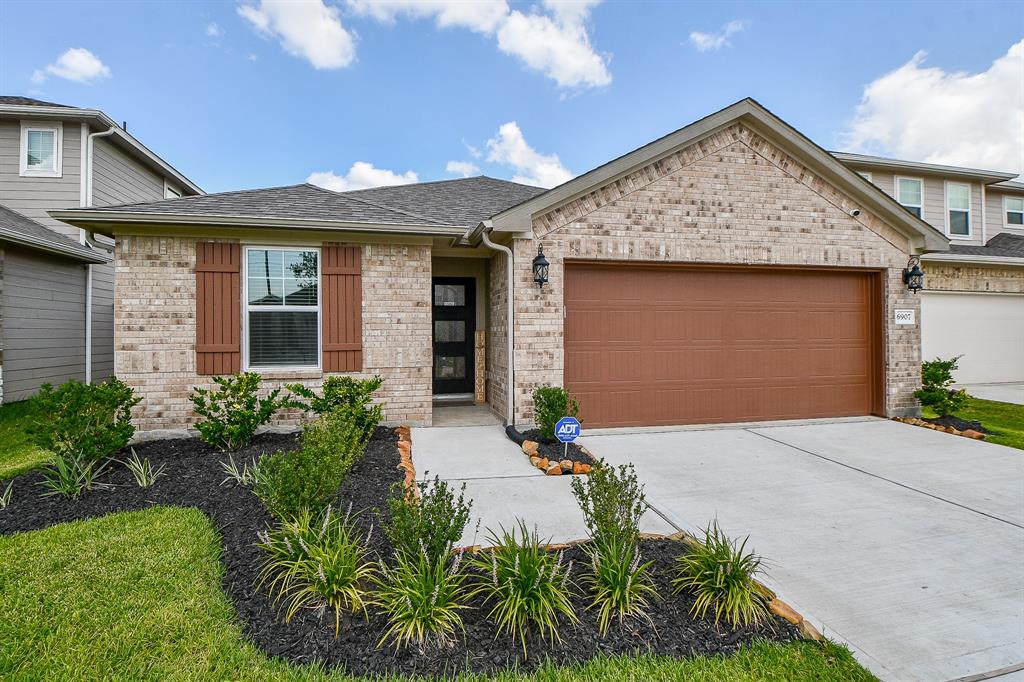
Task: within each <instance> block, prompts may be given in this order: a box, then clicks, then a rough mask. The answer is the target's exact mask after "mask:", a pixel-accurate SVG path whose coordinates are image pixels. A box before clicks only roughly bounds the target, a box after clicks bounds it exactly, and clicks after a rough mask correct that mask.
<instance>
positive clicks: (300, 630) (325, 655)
mask: <svg viewBox="0 0 1024 682" xmlns="http://www.w3.org/2000/svg"><path fill="white" fill-rule="evenodd" d="M396 441H397V439H396V436H395V435H394V433H393V432H392V431H390V430H386V429H383V428H381V429H378V430H377V432H376V434H375V435H374V438H373V439H372V440H371V442H370V445H369V447H368V448H367V452H366V455H365V456H364V457H363V459H362V460H361V461H360V462H358V463H357V464H356V465H355V466H354V467H353V469H352V471H351V472H350V474H349V477H348V479H347V480H346V482H345V483H344V485H343V486H342V489H341V490H340V491H339V506H340V507H342V508H345V507H347V506H348V505H349V503H351V504H352V508H353V510H361V511H362V512H363V513H362V514H361V516H359V517H358V522H359V524H360V526H361V527H362V529H363V531H364V532H366V533H368V532H370V528H371V525H372V526H373V531H372V536H371V543H370V544H371V546H372V548H373V550H374V551H375V552H376V553H377V554H378V555H379V556H380V557H385V558H386V557H388V556H390V554H391V548H390V546H389V544H388V542H387V540H386V538H385V537H384V534H383V532H381V530H380V523H381V516H379V514H381V513H384V514H386V504H385V503H384V500H385V498H386V495H387V492H388V490H389V489H390V487H391V485H392V484H393V483H395V482H398V481H401V480H402V478H403V474H402V471H401V470H399V469H398V464H399V456H398V450H397V447H396ZM294 447H295V436H294V435H279V434H264V435H261V436H258V437H257V438H256V439H255V440H254V441H253V443H252V444H251V445H250V446H249V447H247V448H245V449H244V450H242V451H241V452H238V453H235V455H234V458H235V461H236V462H238V463H239V464H241V462H243V461H245V462H248V461H249V460H250V459H252V458H254V457H255V458H258V457H259V456H261V455H262V454H264V453H268V452H273V451H275V450H278V449H292V448H294ZM135 450H136V452H137V453H138V455H139V456H140V457H148V458H149V459H150V461H151V462H152V463H153V464H154V465H155V466H158V465H160V464H166V465H167V468H166V469H165V475H164V476H163V477H162V478H160V479H159V480H158V481H157V483H156V484H155V485H154V486H153V487H152V488H149V489H147V490H143V489H140V488H138V487H137V486H136V485H135V483H134V480H133V479H132V477H131V474H130V473H129V472H128V471H127V470H126V469H125V468H124V467H122V466H115V467H113V468H112V469H111V471H110V473H109V474H108V475H107V476H106V479H105V482H107V483H110V484H113V486H114V487H112V488H108V489H101V490H97V491H94V492H91V493H88V494H86V495H85V496H83V497H82V498H81V499H79V500H73V501H72V500H66V499H64V498H57V497H41V496H40V495H39V493H40V492H41V488H39V487H38V486H36V485H35V484H36V483H37V482H38V481H39V480H40V479H41V475H40V474H39V473H38V472H32V473H28V474H25V475H23V476H20V477H18V478H16V479H14V488H13V496H12V500H11V503H10V505H9V506H8V508H7V509H5V510H2V511H0V533H3V534H6V533H12V532H17V531H25V530H35V529H40V528H45V527H47V526H51V525H53V524H55V523H59V522H62V521H70V520H75V519H85V518H93V517H96V516H101V515H104V514H109V513H113V512H119V511H131V510H138V509H144V508H146V507H150V506H153V505H158V504H161V505H177V506H190V507H197V508H199V509H201V510H202V511H203V512H205V513H206V514H207V515H208V516H209V517H210V518H211V519H212V521H213V524H214V526H215V527H216V528H217V529H218V530H219V532H220V534H221V536H222V538H223V544H224V551H223V553H222V555H221V561H222V563H223V565H224V579H223V587H224V590H225V592H226V593H227V595H228V597H229V598H230V599H231V601H232V602H233V604H234V606H235V609H236V610H237V612H238V619H239V622H240V623H241V625H242V628H243V630H244V632H245V635H246V636H247V637H248V638H249V639H250V640H251V641H253V642H254V643H255V644H256V645H257V646H258V647H260V648H261V649H263V650H264V651H265V652H267V653H268V654H270V655H272V656H280V657H282V658H285V659H287V660H290V661H292V662H295V663H312V662H317V661H319V662H323V663H326V664H327V665H329V666H339V667H342V668H344V669H346V670H347V671H348V672H350V673H352V674H360V675H361V674H377V675H382V674H386V673H420V674H426V675H442V676H453V675H455V674H457V673H460V672H463V671H474V672H494V671H497V670H501V669H505V668H512V667H517V668H520V669H523V670H531V669H535V668H536V667H537V666H538V665H539V664H540V663H541V662H543V661H544V660H545V659H549V660H552V661H554V662H558V663H569V662H575V661H585V660H587V659H590V658H592V657H594V656H596V655H598V654H599V653H603V654H610V655H616V654H618V655H622V654H631V653H636V652H644V651H651V652H654V653H658V654H663V655H669V656H691V655H713V654H719V653H722V654H728V653H732V652H734V651H736V650H738V649H740V648H742V647H744V646H747V645H748V644H749V643H750V642H751V641H752V640H753V639H755V638H766V639H770V640H774V641H780V642H785V641H791V640H795V639H799V633H798V631H797V630H796V628H794V627H793V626H791V625H790V624H789V623H787V622H786V621H784V620H782V619H780V618H773V619H772V621H771V623H770V624H769V625H766V626H762V627H760V628H743V629H740V630H737V631H733V630H730V629H728V628H725V627H722V628H717V627H715V626H714V625H713V624H712V623H711V622H709V621H706V620H695V619H693V618H692V617H691V616H690V615H689V609H690V607H691V605H692V603H693V598H692V597H691V596H689V595H687V594H682V595H678V596H672V590H671V585H670V581H671V577H672V573H673V571H672V564H673V561H674V558H675V557H676V556H677V555H678V554H679V553H681V552H683V551H685V549H684V545H682V544H680V543H676V542H671V541H667V540H664V541H663V540H645V541H644V542H643V545H642V554H643V557H644V559H649V560H653V561H654V562H655V563H654V569H653V575H654V576H655V580H656V585H657V588H658V592H659V594H660V595H661V597H662V599H660V600H659V601H657V602H656V603H655V605H654V607H653V609H652V611H651V620H652V622H651V623H650V624H648V623H636V624H633V625H631V626H629V627H626V628H618V627H613V628H612V630H611V631H610V632H609V634H608V635H607V636H606V637H601V636H600V635H599V634H598V631H597V619H596V614H595V613H594V612H593V611H592V610H587V606H588V602H587V599H586V598H585V597H584V596H582V595H576V596H574V597H573V603H574V606H575V607H576V612H577V613H578V614H579V615H580V618H581V621H580V623H579V624H577V625H575V626H572V625H569V624H564V626H563V627H562V629H561V632H562V635H563V638H564V640H563V642H561V643H545V642H543V641H541V640H540V639H539V638H537V637H534V638H532V639H530V640H529V641H528V642H527V646H528V650H529V652H530V653H529V658H527V659H526V660H524V659H523V658H522V647H521V646H520V645H519V644H518V643H513V642H512V640H511V638H510V637H507V636H500V637H495V630H494V628H493V626H492V624H491V623H490V622H489V621H488V619H487V608H486V607H485V606H484V605H483V604H482V603H481V600H479V599H477V600H474V601H473V602H471V604H470V605H471V606H472V607H473V608H471V609H469V610H467V611H465V612H463V618H464V621H465V634H464V636H462V637H460V638H459V639H458V641H457V642H456V643H455V644H454V645H452V646H451V647H449V648H445V649H437V648H430V649H428V650H426V651H423V652H420V651H417V650H416V649H415V648H408V649H404V650H402V651H397V650H396V649H395V648H394V646H393V645H390V644H388V645H385V646H383V647H382V648H378V647H377V643H378V640H379V638H380V636H381V634H382V633H383V632H384V630H385V627H386V625H385V622H386V621H385V618H384V617H383V616H382V615H381V614H380V613H378V612H376V611H375V610H373V609H371V611H370V617H369V620H368V621H367V620H363V619H362V618H351V619H349V620H348V621H347V622H345V623H343V629H342V632H341V636H340V638H338V639H337V640H335V639H334V621H333V617H332V616H330V615H329V614H326V615H324V616H322V617H321V616H320V615H319V614H317V613H316V612H315V611H312V610H310V611H304V612H302V613H301V614H300V615H298V616H296V618H294V619H293V620H292V622H291V623H289V624H285V623H283V622H282V620H281V619H280V618H279V617H278V615H277V612H276V611H275V609H274V606H273V604H272V603H271V600H270V598H269V596H268V595H267V594H266V593H265V592H264V591H263V590H261V589H259V588H257V586H256V583H257V576H258V572H259V566H260V561H261V559H262V556H261V552H260V551H259V549H258V548H257V547H255V544H254V543H255V542H256V541H257V538H256V534H257V532H258V531H260V530H262V529H263V528H265V527H266V526H267V525H268V524H269V523H270V521H271V518H270V516H269V515H268V514H267V513H266V511H265V510H264V509H263V507H262V505H261V504H260V502H259V500H258V499H257V498H256V496H255V495H253V494H252V493H251V491H250V490H249V489H248V488H245V487H240V486H236V485H234V484H231V483H229V484H224V485H222V484H221V482H222V480H223V479H224V473H223V471H222V470H221V467H220V462H221V461H223V460H224V459H226V457H225V456H224V455H222V454H220V453H217V452H215V451H213V450H211V449H210V448H209V447H207V446H206V445H204V444H202V443H201V442H199V441H197V440H194V439H183V440H171V441H159V442H152V443H146V444H141V445H137V446H136V447H135ZM569 560H573V561H574V566H575V568H574V569H573V575H574V576H576V577H577V579H578V578H579V576H580V574H581V571H582V570H584V566H585V565H586V558H585V555H584V552H583V550H582V549H581V548H579V547H572V548H569V549H567V550H565V557H564V561H566V562H568V561H569Z"/></svg>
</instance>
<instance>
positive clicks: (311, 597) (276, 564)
mask: <svg viewBox="0 0 1024 682" xmlns="http://www.w3.org/2000/svg"><path fill="white" fill-rule="evenodd" d="M260 540H261V542H260V543H259V546H260V547H261V548H262V549H263V550H264V551H265V552H266V553H267V556H266V558H265V559H264V561H263V565H262V568H261V570H260V585H264V584H267V586H268V589H269V590H270V592H271V594H272V595H273V597H274V601H275V603H276V604H279V603H281V602H284V614H285V615H284V618H285V622H286V623H287V622H290V621H291V619H292V618H293V617H295V614H296V613H298V612H299V609H303V608H314V609H329V610H331V611H333V612H334V636H335V638H337V637H338V635H339V633H340V632H341V617H342V614H346V615H347V614H355V613H358V612H360V611H362V612H363V616H364V617H365V616H366V606H367V604H368V603H369V599H368V595H367V593H366V588H367V586H368V585H369V584H370V583H371V582H372V581H373V580H374V579H375V576H376V571H377V568H376V564H375V563H374V562H372V561H370V559H369V558H368V552H367V550H366V548H365V546H364V544H363V541H362V539H361V538H359V537H358V534H357V532H356V528H355V524H353V522H352V519H351V517H350V515H349V514H344V515H338V514H333V513H332V510H331V507H328V508H327V509H326V511H324V512H323V513H322V514H314V513H313V512H310V511H308V510H303V511H302V512H301V513H300V514H299V515H298V516H296V517H295V518H294V519H291V520H289V521H285V522H284V523H282V524H281V525H280V526H278V527H277V528H275V529H273V530H270V531H264V532H263V533H262V535H261V537H260ZM366 541H367V542H368V541H369V537H367V538H366Z"/></svg>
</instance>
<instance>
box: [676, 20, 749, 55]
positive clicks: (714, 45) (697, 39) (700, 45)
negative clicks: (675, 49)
mask: <svg viewBox="0 0 1024 682" xmlns="http://www.w3.org/2000/svg"><path fill="white" fill-rule="evenodd" d="M747 26H749V23H748V22H746V21H742V20H740V19H733V20H732V21H730V22H729V23H728V24H726V25H725V26H723V27H722V30H721V31H719V32H718V33H702V32H700V31H692V32H691V33H690V42H691V43H693V46H694V47H695V48H697V51H698V52H709V51H714V50H721V49H722V48H723V47H729V46H730V45H732V43H731V42H729V39H730V38H732V37H733V36H734V35H736V34H737V33H739V32H741V31H744V30H746V28H747Z"/></svg>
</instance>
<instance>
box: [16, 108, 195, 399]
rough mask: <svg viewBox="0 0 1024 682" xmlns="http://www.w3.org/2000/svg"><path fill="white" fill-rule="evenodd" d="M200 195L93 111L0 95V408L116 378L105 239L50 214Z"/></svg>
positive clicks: (110, 269)
mask: <svg viewBox="0 0 1024 682" xmlns="http://www.w3.org/2000/svg"><path fill="white" fill-rule="evenodd" d="M201 193H202V190H201V189H200V188H199V187H198V186H197V185H195V183H193V182H192V181H191V180H189V179H188V178H186V177H185V176H184V175H182V174H181V173H180V172H178V171H177V170H175V169H174V168H173V167H172V166H170V165H169V164H168V163H167V162H166V161H164V160H163V159H161V158H160V157H158V156H157V155H155V154H154V153H153V152H151V151H150V150H149V149H147V148H146V147H145V146H143V145H142V144H141V143H140V142H139V141H138V140H136V139H135V138H134V137H132V136H131V135H129V134H128V132H127V131H126V130H124V129H123V128H122V127H120V126H118V125H117V124H116V123H115V122H114V121H113V120H111V119H110V117H108V116H107V115H106V114H104V113H103V112H101V111H98V110H96V109H81V108H77V107H70V106H64V105H60V104H53V103H50V102H42V101H40V100H36V99H31V98H27V97H11V96H0V402H14V401H17V400H23V399H25V398H28V397H30V396H31V395H33V394H34V393H35V392H36V391H37V390H38V389H39V387H40V386H41V385H42V384H44V383H47V382H50V383H60V382H63V381H66V380H68V379H73V378H74V379H79V380H85V381H88V380H100V379H104V378H107V377H109V376H112V375H113V372H114V266H113V258H112V249H113V243H112V241H111V240H109V239H107V238H104V237H94V236H91V235H89V234H88V233H87V232H86V231H85V230H80V229H78V228H74V227H71V226H70V225H68V224H66V223H62V222H60V221H58V220H54V219H53V218H51V217H50V216H49V213H48V212H49V211H51V210H58V209H68V208H81V207H88V206H107V205H110V204H119V203H125V202H131V201H147V200H150V201H151V200H158V199H166V198H173V197H179V196H190V195H196V194H201Z"/></svg>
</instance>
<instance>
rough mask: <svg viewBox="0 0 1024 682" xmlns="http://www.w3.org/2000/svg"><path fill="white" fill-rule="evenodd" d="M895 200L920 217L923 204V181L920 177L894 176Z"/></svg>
mask: <svg viewBox="0 0 1024 682" xmlns="http://www.w3.org/2000/svg"><path fill="white" fill-rule="evenodd" d="M896 201H898V202H899V203H900V204H901V205H902V206H903V208H905V209H907V210H908V211H910V212H911V213H913V214H914V215H916V216H917V217H918V218H920V217H921V213H922V211H921V209H922V208H923V206H924V182H923V181H922V180H921V179H920V178H896Z"/></svg>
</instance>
